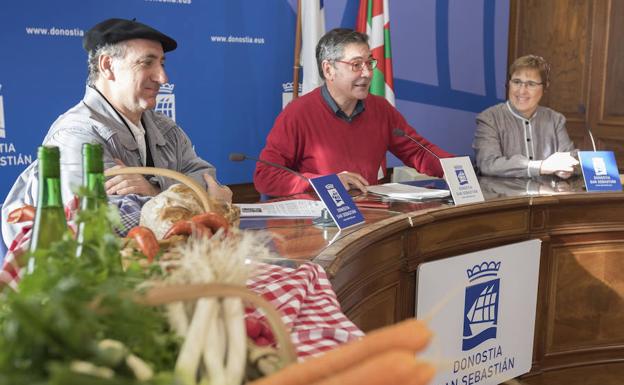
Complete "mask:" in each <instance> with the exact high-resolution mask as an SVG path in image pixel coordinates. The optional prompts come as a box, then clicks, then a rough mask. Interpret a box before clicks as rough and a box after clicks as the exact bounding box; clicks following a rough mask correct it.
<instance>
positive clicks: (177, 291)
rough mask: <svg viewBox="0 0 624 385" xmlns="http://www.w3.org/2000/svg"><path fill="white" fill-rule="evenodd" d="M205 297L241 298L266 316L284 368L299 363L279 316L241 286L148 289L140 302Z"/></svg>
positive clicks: (189, 299)
mask: <svg viewBox="0 0 624 385" xmlns="http://www.w3.org/2000/svg"><path fill="white" fill-rule="evenodd" d="M202 297H218V298H225V297H238V298H240V299H242V300H243V301H244V302H246V303H247V304H250V305H253V306H254V307H256V308H257V309H260V310H262V311H263V312H264V314H265V316H266V319H267V321H268V323H269V326H271V329H272V330H273V333H274V335H275V339H276V341H277V350H278V353H279V356H280V358H281V360H282V363H283V364H284V366H286V365H289V364H291V363H295V362H296V361H297V355H296V353H295V348H294V346H293V344H292V342H291V340H290V335H289V334H288V331H287V330H286V326H285V325H284V323H283V322H282V319H281V318H280V315H279V313H278V312H277V310H275V309H274V308H273V305H271V304H270V303H269V302H268V301H267V300H265V299H264V298H262V297H260V296H259V295H257V294H256V293H254V292H252V291H250V290H248V289H247V288H245V287H242V286H236V285H228V284H220V283H209V284H203V285H184V286H161V287H154V288H151V289H149V290H148V291H147V292H146V293H145V295H144V296H141V297H139V299H138V301H139V302H141V303H144V304H147V305H150V306H159V305H164V304H167V303H172V302H178V301H191V300H196V299H199V298H202Z"/></svg>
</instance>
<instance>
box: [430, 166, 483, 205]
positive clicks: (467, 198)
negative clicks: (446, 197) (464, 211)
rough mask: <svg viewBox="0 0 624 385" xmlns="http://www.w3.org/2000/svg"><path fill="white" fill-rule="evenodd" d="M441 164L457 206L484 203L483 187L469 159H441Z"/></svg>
mask: <svg viewBox="0 0 624 385" xmlns="http://www.w3.org/2000/svg"><path fill="white" fill-rule="evenodd" d="M440 163H441V164H442V169H443V170H444V179H445V180H446V184H448V186H449V190H451V195H452V196H453V201H455V204H456V205H461V204H466V203H474V202H483V201H484V199H483V193H482V192H481V186H480V185H479V181H478V180H477V175H476V174H475V172H474V168H472V163H471V162H470V158H469V157H467V156H460V157H456V158H444V159H440Z"/></svg>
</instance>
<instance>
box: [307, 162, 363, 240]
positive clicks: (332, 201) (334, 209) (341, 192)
mask: <svg viewBox="0 0 624 385" xmlns="http://www.w3.org/2000/svg"><path fill="white" fill-rule="evenodd" d="M310 184H311V185H312V187H313V188H314V191H316V193H317V194H318V196H319V198H321V201H322V202H323V204H324V205H325V207H326V208H327V211H329V214H330V215H331V217H332V219H333V220H334V222H336V226H338V228H339V229H340V230H342V229H346V228H347V227H351V226H355V225H359V224H360V223H364V217H363V216H362V213H361V212H360V210H359V209H358V208H357V206H356V205H355V203H353V199H351V196H350V195H349V193H348V192H347V190H346V189H345V188H344V186H343V185H342V183H341V182H340V179H338V176H337V175H336V174H330V175H325V176H320V177H318V178H312V179H310Z"/></svg>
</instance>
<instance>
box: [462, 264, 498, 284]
mask: <svg viewBox="0 0 624 385" xmlns="http://www.w3.org/2000/svg"><path fill="white" fill-rule="evenodd" d="M500 265H501V263H500V262H494V261H491V262H485V261H484V262H481V264H480V265H474V267H473V268H472V269H467V270H466V275H467V276H468V279H469V280H470V281H474V280H475V279H478V278H482V277H486V276H489V275H497V274H498V270H499V269H500Z"/></svg>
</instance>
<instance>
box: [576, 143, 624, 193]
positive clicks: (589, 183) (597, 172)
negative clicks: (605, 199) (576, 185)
mask: <svg viewBox="0 0 624 385" xmlns="http://www.w3.org/2000/svg"><path fill="white" fill-rule="evenodd" d="M578 157H579V161H580V162H581V168H582V170H583V179H585V188H586V189H587V191H622V183H620V173H619V172H618V168H617V163H615V156H614V155H613V151H579V153H578Z"/></svg>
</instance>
